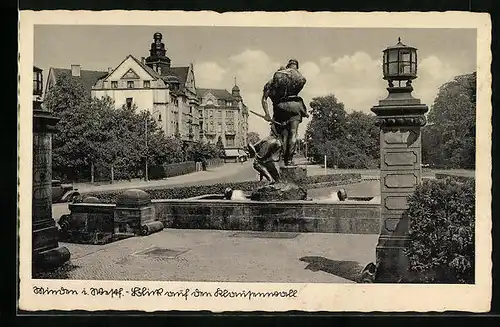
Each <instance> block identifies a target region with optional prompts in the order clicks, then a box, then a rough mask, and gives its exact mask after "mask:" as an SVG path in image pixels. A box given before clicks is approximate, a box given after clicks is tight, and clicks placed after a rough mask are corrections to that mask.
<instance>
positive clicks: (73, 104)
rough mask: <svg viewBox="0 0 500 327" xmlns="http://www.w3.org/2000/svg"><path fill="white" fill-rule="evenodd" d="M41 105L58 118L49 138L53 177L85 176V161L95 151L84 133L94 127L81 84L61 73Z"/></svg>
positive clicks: (86, 170) (87, 132)
mask: <svg viewBox="0 0 500 327" xmlns="http://www.w3.org/2000/svg"><path fill="white" fill-rule="evenodd" d="M44 106H46V108H47V109H48V110H50V111H52V112H53V114H54V116H56V117H58V118H59V122H58V123H57V125H56V128H57V133H55V134H54V135H53V137H52V167H53V171H54V176H57V177H59V178H62V179H70V180H76V179H77V178H78V177H81V176H84V175H88V168H89V163H90V162H91V161H92V160H93V159H94V158H95V157H96V156H97V154H96V152H95V147H93V146H92V144H91V140H89V139H88V138H87V136H88V135H89V134H91V133H93V132H95V130H96V129H98V126H97V124H96V120H95V116H94V115H93V112H92V110H91V108H90V97H89V96H88V95H87V94H86V92H85V89H84V87H83V84H81V82H80V81H79V80H77V79H74V78H71V77H69V76H65V75H63V76H61V77H60V78H59V79H58V81H57V84H56V85H55V86H54V87H53V88H51V89H50V91H49V92H48V93H47V95H46V97H45V101H44Z"/></svg>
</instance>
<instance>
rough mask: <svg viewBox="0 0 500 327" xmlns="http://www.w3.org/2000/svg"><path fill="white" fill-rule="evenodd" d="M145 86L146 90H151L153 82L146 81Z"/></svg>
mask: <svg viewBox="0 0 500 327" xmlns="http://www.w3.org/2000/svg"><path fill="white" fill-rule="evenodd" d="M143 86H144V88H145V89H149V88H150V87H151V82H150V81H144V83H143Z"/></svg>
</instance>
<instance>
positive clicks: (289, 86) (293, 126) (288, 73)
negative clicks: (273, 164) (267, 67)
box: [261, 59, 309, 166]
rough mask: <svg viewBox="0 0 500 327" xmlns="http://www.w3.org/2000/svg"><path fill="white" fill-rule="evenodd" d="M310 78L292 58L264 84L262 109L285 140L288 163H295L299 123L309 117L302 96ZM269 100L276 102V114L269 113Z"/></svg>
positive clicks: (283, 149) (284, 151)
mask: <svg viewBox="0 0 500 327" xmlns="http://www.w3.org/2000/svg"><path fill="white" fill-rule="evenodd" d="M305 83H306V79H305V77H304V76H302V74H301V73H300V72H299V63H298V61H297V60H295V59H290V60H289V61H288V64H287V65H286V67H285V68H283V67H281V68H280V69H279V70H278V71H276V72H275V73H274V75H273V77H272V78H271V80H270V81H268V82H267V83H266V84H265V85H264V90H263V92H262V101H261V102H262V108H263V109H264V113H265V116H264V117H263V118H264V119H265V120H267V121H269V122H271V123H272V124H273V125H274V127H275V128H276V132H277V134H278V135H279V137H280V139H281V144H282V157H283V161H284V165H285V166H293V165H294V162H293V156H294V154H295V146H296V143H297V133H298V127H299V124H300V123H301V122H302V118H303V117H308V116H309V115H308V114H307V109H306V106H305V104H304V101H303V100H302V98H301V97H300V96H299V93H300V91H302V89H303V87H304V85H305ZM267 99H271V102H272V103H273V117H272V118H271V115H270V114H269V108H268V104H267Z"/></svg>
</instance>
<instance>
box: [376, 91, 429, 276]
mask: <svg viewBox="0 0 500 327" xmlns="http://www.w3.org/2000/svg"><path fill="white" fill-rule="evenodd" d="M387 90H388V91H389V96H388V97H387V98H386V99H384V100H381V101H379V105H378V106H375V107H373V108H372V111H373V112H374V113H375V114H376V115H377V117H376V124H377V125H378V126H380V193H381V226H380V236H379V240H378V244H377V247H376V257H377V262H376V274H375V281H376V282H385V283H388V282H398V281H401V279H402V278H404V276H405V275H406V273H407V268H408V260H407V258H406V257H405V255H404V253H403V250H404V248H405V247H406V246H407V244H408V228H409V225H408V217H407V215H406V213H405V211H406V209H407V208H408V205H407V197H408V196H409V195H411V194H412V193H413V192H414V191H415V187H416V186H417V185H418V184H420V183H421V180H422V168H421V160H422V159H421V157H422V147H421V135H420V131H421V128H422V126H424V125H425V123H426V119H425V116H424V114H425V113H426V112H427V111H428V108H427V106H426V105H424V104H421V103H420V100H419V99H416V98H413V97H412V96H411V92H412V90H413V88H412V87H411V84H409V85H407V86H405V87H389V88H388V89H387Z"/></svg>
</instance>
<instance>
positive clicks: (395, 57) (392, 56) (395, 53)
mask: <svg viewBox="0 0 500 327" xmlns="http://www.w3.org/2000/svg"><path fill="white" fill-rule="evenodd" d="M388 52H389V62H395V61H398V50H389V51H388ZM389 70H390V69H389Z"/></svg>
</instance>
